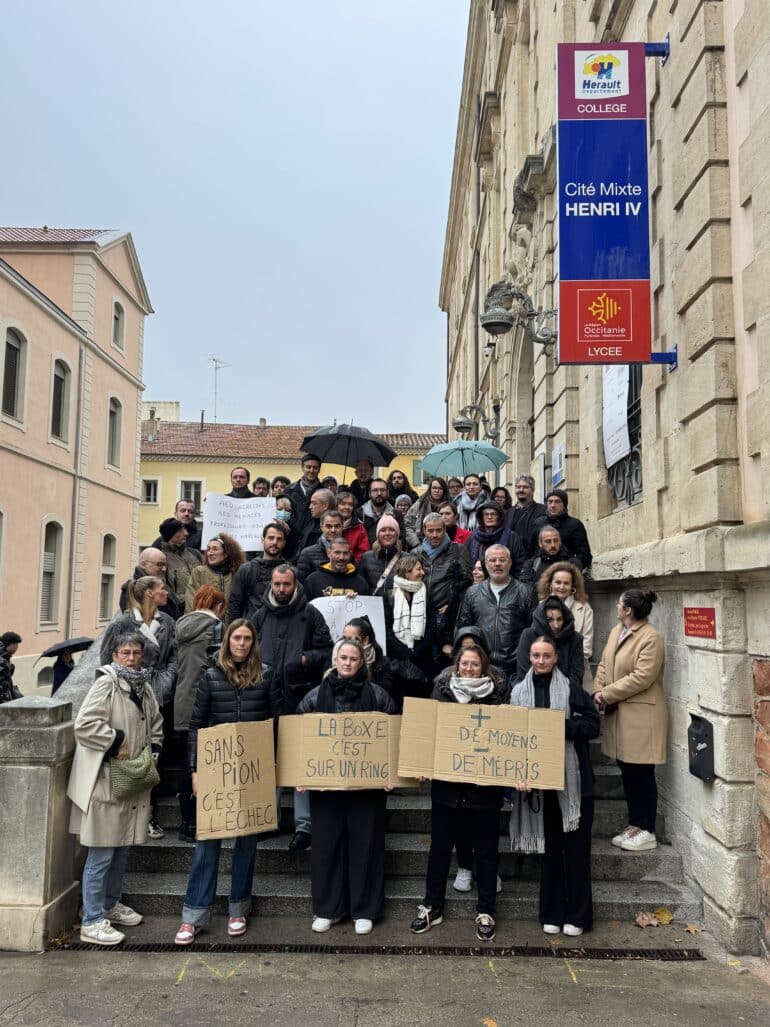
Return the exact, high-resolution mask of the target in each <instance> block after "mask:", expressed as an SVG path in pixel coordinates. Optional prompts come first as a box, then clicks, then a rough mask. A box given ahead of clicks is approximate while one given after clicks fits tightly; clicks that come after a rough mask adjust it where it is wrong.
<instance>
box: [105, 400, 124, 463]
mask: <svg viewBox="0 0 770 1027" xmlns="http://www.w3.org/2000/svg"><path fill="white" fill-rule="evenodd" d="M122 420H123V407H122V406H121V404H120V400H119V399H116V398H115V397H114V396H113V397H112V398H111V399H110V403H109V407H108V413H107V463H108V464H109V465H110V466H111V467H120V434H121V429H122V423H121V422H122Z"/></svg>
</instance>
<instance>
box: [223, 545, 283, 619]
mask: <svg viewBox="0 0 770 1027" xmlns="http://www.w3.org/2000/svg"><path fill="white" fill-rule="evenodd" d="M282 563H286V560H285V558H284V554H283V553H281V555H280V556H279V557H278V559H277V560H266V559H265V557H264V556H256V557H255V558H254V559H253V560H247V561H246V563H244V564H241V566H240V567H239V568H238V570H237V571H236V572H235V577H234V578H233V583H232V586H231V588H230V599H229V602H228V604H227V617H228V620H237V619H238V618H239V617H245V618H246V619H247V620H253V619H254V614H255V613H256V612H257V610H258V609H259V608H260V606H261V605H262V603H263V602H264V599H265V588H266V587H267V586H268V585H269V584H270V579H271V577H272V574H273V571H274V570H275V568H276V567H279V566H280V565H281V564H282Z"/></svg>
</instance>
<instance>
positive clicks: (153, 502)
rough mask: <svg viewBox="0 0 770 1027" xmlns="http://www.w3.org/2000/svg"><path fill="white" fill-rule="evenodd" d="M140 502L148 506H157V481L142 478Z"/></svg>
mask: <svg viewBox="0 0 770 1027" xmlns="http://www.w3.org/2000/svg"><path fill="white" fill-rule="evenodd" d="M142 502H143V503H147V505H148V506H157V505H158V479H157V478H142Z"/></svg>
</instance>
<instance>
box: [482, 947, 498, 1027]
mask: <svg viewBox="0 0 770 1027" xmlns="http://www.w3.org/2000/svg"><path fill="white" fill-rule="evenodd" d="M489 962H490V965H491V963H492V960H491V959H490V961H489ZM481 1023H482V1027H497V1020H493V1019H492V1017H491V1016H485V1017H484V1019H483V1020H482V1021H481Z"/></svg>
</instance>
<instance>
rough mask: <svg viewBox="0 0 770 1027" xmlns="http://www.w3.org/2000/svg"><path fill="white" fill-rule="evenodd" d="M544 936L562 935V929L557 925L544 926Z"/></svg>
mask: <svg viewBox="0 0 770 1027" xmlns="http://www.w3.org/2000/svg"><path fill="white" fill-rule="evenodd" d="M543 934H561V927H559V926H558V925H557V924H543Z"/></svg>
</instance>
